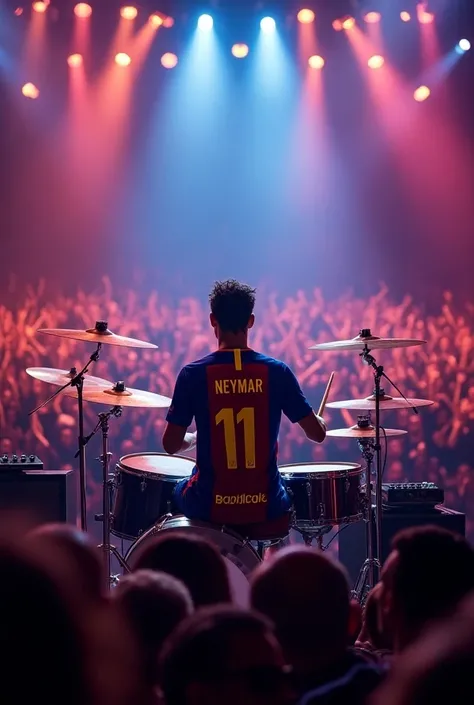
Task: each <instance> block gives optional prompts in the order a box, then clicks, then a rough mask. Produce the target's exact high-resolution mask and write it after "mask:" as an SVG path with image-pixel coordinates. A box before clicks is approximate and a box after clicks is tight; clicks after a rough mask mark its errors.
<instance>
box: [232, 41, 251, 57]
mask: <svg viewBox="0 0 474 705" xmlns="http://www.w3.org/2000/svg"><path fill="white" fill-rule="evenodd" d="M248 53H249V48H248V46H247V45H246V44H234V46H233V47H232V55H233V56H235V58H236V59H245V57H246V56H248Z"/></svg>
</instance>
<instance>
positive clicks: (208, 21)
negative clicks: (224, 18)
mask: <svg viewBox="0 0 474 705" xmlns="http://www.w3.org/2000/svg"><path fill="white" fill-rule="evenodd" d="M213 26H214V20H213V19H212V17H211V15H201V17H200V18H199V19H198V27H199V29H200V30H201V31H202V32H210V31H211V29H212V28H213Z"/></svg>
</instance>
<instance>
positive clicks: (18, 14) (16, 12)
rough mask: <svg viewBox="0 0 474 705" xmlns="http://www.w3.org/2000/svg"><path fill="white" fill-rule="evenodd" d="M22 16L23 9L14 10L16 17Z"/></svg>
mask: <svg viewBox="0 0 474 705" xmlns="http://www.w3.org/2000/svg"><path fill="white" fill-rule="evenodd" d="M22 14H23V8H22V7H17V8H16V10H15V15H16V16H17V17H20V16H21V15H22Z"/></svg>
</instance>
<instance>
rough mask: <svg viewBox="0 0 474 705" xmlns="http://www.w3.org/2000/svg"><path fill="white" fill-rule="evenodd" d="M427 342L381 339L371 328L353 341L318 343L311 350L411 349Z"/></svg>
mask: <svg viewBox="0 0 474 705" xmlns="http://www.w3.org/2000/svg"><path fill="white" fill-rule="evenodd" d="M423 343H426V340H416V339H414V338H379V337H378V336H376V335H372V333H371V332H370V328H363V329H362V330H361V331H360V333H359V335H357V336H356V337H355V338H352V339H351V340H335V341H333V342H331V343H318V344H317V345H311V347H310V348H309V349H310V350H339V351H344V350H364V349H365V348H368V349H369V350H377V349H380V350H383V349H387V348H410V347H412V346H414V345H423Z"/></svg>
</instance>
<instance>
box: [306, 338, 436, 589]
mask: <svg viewBox="0 0 474 705" xmlns="http://www.w3.org/2000/svg"><path fill="white" fill-rule="evenodd" d="M424 342H426V341H423V340H415V339H411V338H379V337H377V336H373V335H372V333H371V331H370V329H368V328H364V329H362V330H361V331H360V332H359V335H358V336H357V337H356V338H354V339H352V340H343V341H335V342H333V343H322V344H319V345H313V346H312V347H311V348H310V349H312V350H357V351H359V356H360V358H361V360H362V362H363V363H364V364H365V365H368V366H369V367H371V368H372V369H373V371H374V372H373V376H374V393H373V394H372V395H371V396H370V397H367V398H366V399H362V400H358V399H352V400H349V401H343V402H331V403H329V404H328V405H327V406H328V407H331V408H339V409H356V410H357V409H360V410H369V411H370V410H375V426H374V429H373V434H372V432H371V433H370V435H369V438H370V437H371V436H372V435H373V440H372V441H369V443H370V444H371V451H370V453H369V455H368V457H367V466H368V467H367V482H366V492H367V493H368V501H367V504H368V506H369V521H368V523H367V526H368V527H370V529H368V532H369V531H371V522H370V508H371V506H372V497H371V481H370V479H371V470H372V463H373V457H374V454H375V460H376V462H375V467H376V473H375V536H376V551H375V556H374V555H373V550H372V541H371V540H370V539H369V542H368V546H367V560H366V562H365V563H364V565H363V567H362V570H361V574H360V575H359V578H358V580H357V583H356V586H355V589H354V592H355V594H356V595H357V596H358V597H359V599H362V598H363V594H364V592H365V590H366V587H368V589H369V590H370V589H371V588H373V587H374V585H375V580H376V579H377V580H378V579H379V577H380V567H381V564H380V558H381V555H382V448H381V443H380V432H381V424H380V412H381V410H383V409H399V408H407V407H409V408H412V409H413V412H414V413H416V414H417V413H418V410H417V408H416V407H418V406H429V405H431V404H433V402H431V401H428V400H423V399H407V398H406V397H405V396H404V395H403V393H402V392H401V391H400V389H399V388H398V387H397V385H396V384H395V383H394V382H393V381H392V380H391V379H390V378H389V377H388V375H387V374H386V373H385V371H384V368H383V366H382V365H378V364H377V362H376V360H375V358H374V357H373V355H371V354H370V351H371V350H373V349H387V348H400V347H410V346H413V345H422V344H423V343H424ZM382 378H385V379H386V380H387V382H388V383H389V384H391V385H392V386H393V387H394V388H395V389H396V390H397V392H398V393H399V394H400V395H401V398H400V399H394V398H392V397H389V396H387V395H385V392H384V390H383V389H382V387H381V380H382ZM361 425H362V428H364V427H365V428H367V426H366V424H365V423H363V424H361ZM333 435H335V434H333ZM364 435H365V436H366V438H367V434H366V433H360V432H359V434H358V437H359V439H361V440H362V437H363V436H364ZM392 435H395V434H392ZM356 437H357V436H356Z"/></svg>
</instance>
